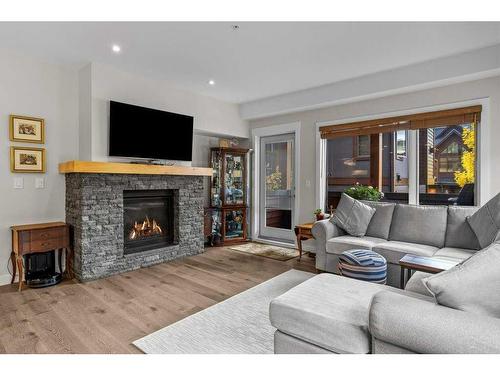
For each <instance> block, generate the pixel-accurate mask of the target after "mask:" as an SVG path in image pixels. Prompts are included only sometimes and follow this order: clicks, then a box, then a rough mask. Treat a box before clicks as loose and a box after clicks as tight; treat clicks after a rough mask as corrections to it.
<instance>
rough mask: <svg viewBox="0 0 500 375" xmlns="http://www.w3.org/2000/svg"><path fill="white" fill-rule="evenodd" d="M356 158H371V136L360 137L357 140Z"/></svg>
mask: <svg viewBox="0 0 500 375" xmlns="http://www.w3.org/2000/svg"><path fill="white" fill-rule="evenodd" d="M354 144H355V148H356V157H357V158H369V157H370V136H369V135H358V136H357V137H356V139H355V142H354Z"/></svg>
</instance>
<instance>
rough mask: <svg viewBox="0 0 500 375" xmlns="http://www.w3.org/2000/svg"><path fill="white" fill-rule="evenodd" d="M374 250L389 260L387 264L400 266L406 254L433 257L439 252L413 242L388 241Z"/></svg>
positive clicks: (435, 248)
mask: <svg viewBox="0 0 500 375" xmlns="http://www.w3.org/2000/svg"><path fill="white" fill-rule="evenodd" d="M372 250H373V251H375V252H376V253H379V254H380V255H382V256H383V257H384V258H385V259H387V262H389V263H392V264H399V261H400V260H401V258H402V257H404V256H405V255H406V254H413V255H422V256H426V257H431V256H433V255H434V253H435V252H436V251H438V248H437V247H435V246H429V245H422V244H418V243H411V242H401V241H387V242H383V243H380V244H377V245H375V246H374V247H373V248H372Z"/></svg>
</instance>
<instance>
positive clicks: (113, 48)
mask: <svg viewBox="0 0 500 375" xmlns="http://www.w3.org/2000/svg"><path fill="white" fill-rule="evenodd" d="M111 49H112V50H113V52H114V53H118V52H120V51H121V50H122V49H121V47H120V46H119V45H118V44H113V46H112V47H111Z"/></svg>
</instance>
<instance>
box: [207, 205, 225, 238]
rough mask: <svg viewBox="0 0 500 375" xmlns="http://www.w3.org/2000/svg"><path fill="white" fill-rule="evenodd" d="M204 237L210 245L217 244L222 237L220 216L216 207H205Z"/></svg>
mask: <svg viewBox="0 0 500 375" xmlns="http://www.w3.org/2000/svg"><path fill="white" fill-rule="evenodd" d="M205 237H206V239H207V240H208V241H207V242H208V244H210V246H219V245H220V243H221V238H222V217H221V210H220V209H218V208H210V207H208V208H205Z"/></svg>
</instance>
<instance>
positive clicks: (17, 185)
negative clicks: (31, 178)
mask: <svg viewBox="0 0 500 375" xmlns="http://www.w3.org/2000/svg"><path fill="white" fill-rule="evenodd" d="M13 186H14V189H24V178H22V177H14V185H13Z"/></svg>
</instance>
